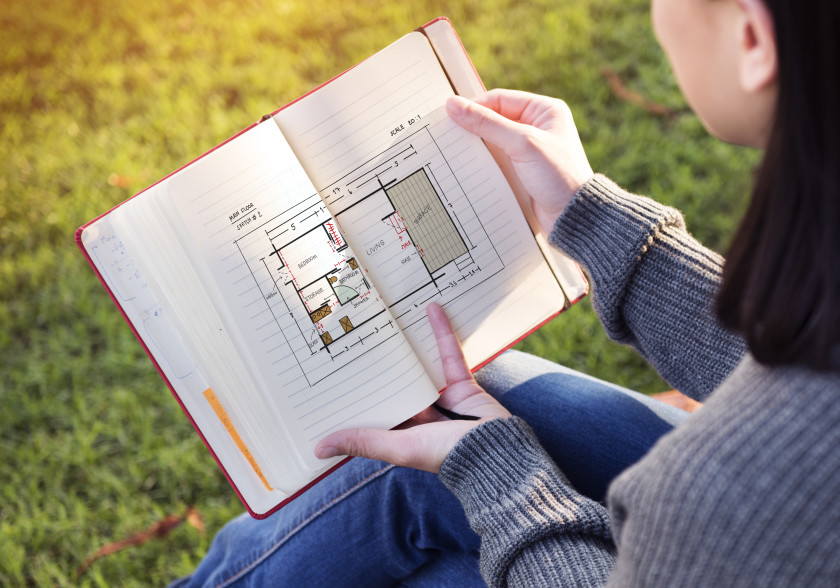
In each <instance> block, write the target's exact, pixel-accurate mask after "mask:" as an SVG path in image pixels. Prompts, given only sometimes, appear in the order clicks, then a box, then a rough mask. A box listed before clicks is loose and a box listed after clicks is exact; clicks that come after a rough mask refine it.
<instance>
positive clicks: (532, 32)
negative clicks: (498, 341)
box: [0, 0, 757, 586]
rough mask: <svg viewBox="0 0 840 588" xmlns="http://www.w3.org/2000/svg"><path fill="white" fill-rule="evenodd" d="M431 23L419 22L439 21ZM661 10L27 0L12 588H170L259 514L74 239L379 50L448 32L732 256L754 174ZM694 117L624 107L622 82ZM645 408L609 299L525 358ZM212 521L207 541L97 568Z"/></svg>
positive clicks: (634, 362)
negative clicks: (542, 99) (410, 37)
mask: <svg viewBox="0 0 840 588" xmlns="http://www.w3.org/2000/svg"><path fill="white" fill-rule="evenodd" d="M421 6H422V7H421ZM648 10H649V7H648V2H647V1H646V0H552V1H541V0H538V1H532V2H527V3H523V2H520V1H514V0H510V1H506V0H482V1H479V0H475V1H473V0H464V1H453V2H444V1H439V0H429V1H427V2H424V3H407V2H361V1H358V2H335V1H327V0H308V1H307V2H300V1H296V0H292V1H287V2H280V1H276V0H275V1H271V2H269V1H260V0H239V1H225V0H217V1H214V2H208V1H202V0H190V1H186V0H167V1H164V0H146V1H144V2H126V1H123V0H116V1H111V2H106V1H104V0H52V1H47V0H6V2H5V3H4V9H3V14H2V16H0V27H2V29H0V30H2V36H3V43H2V49H0V248H1V249H2V255H0V401H2V410H0V465H1V466H2V478H3V482H2V484H1V485H0V492H2V496H1V497H0V554H2V555H0V585H12V586H14V585H49V586H53V585H59V586H60V585H79V584H81V585H120V586H130V585H149V584H152V585H160V584H165V583H166V582H168V581H169V580H171V579H173V578H175V577H177V576H179V575H182V574H186V573H189V572H190V571H191V570H192V568H193V567H194V566H195V565H196V563H197V562H198V560H199V559H200V557H201V556H202V554H203V553H204V552H205V551H206V549H207V547H208V545H209V542H210V540H211V539H212V536H213V533H214V532H215V530H217V529H218V528H219V527H220V526H221V525H222V524H223V523H224V522H225V521H226V520H227V519H229V518H231V517H233V516H234V515H236V514H237V513H239V512H241V510H242V508H241V505H240V504H239V502H238V500H237V498H236V496H235V495H234V493H233V491H232V490H231V489H230V488H229V486H228V485H227V483H226V481H225V480H224V478H223V476H222V474H221V472H220V471H219V470H218V469H217V467H216V465H215V463H214V462H213V460H212V459H211V457H210V455H209V454H208V452H207V451H206V449H205V448H204V447H203V445H202V444H201V442H200V440H199V438H198V436H197V435H196V434H195V433H194V432H193V430H192V428H191V426H190V425H189V423H188V422H187V419H186V418H185V417H184V415H183V414H182V413H181V410H180V408H179V407H178V406H177V404H176V403H175V401H174V400H173V399H172V397H171V395H170V394H169V392H168V390H167V389H166V388H165V386H164V384H163V382H162V381H161V380H160V378H159V377H158V375H157V373H156V372H155V371H154V369H153V367H152V365H151V363H150V362H149V360H148V359H147V358H146V356H145V355H144V353H143V351H142V350H141V347H140V345H139V344H138V343H137V342H136V340H135V339H134V337H133V335H132V334H131V332H130V330H129V328H128V327H127V326H126V325H125V324H124V322H123V319H122V318H121V317H120V315H119V313H118V312H117V310H116V309H115V308H114V306H113V304H112V303H111V301H110V300H109V298H108V297H107V295H106V293H105V291H104V289H103V288H102V286H101V285H100V284H99V282H98V281H97V280H96V278H95V277H94V275H93V272H92V271H91V270H90V269H89V267H88V266H87V264H86V262H85V261H84V259H83V258H82V255H81V254H80V253H79V252H78V250H77V249H76V247H75V244H74V243H73V232H74V230H75V228H76V227H77V226H78V225H80V224H82V223H84V222H86V221H88V220H89V219H91V218H93V217H94V216H96V215H97V214H99V213H101V212H103V211H105V210H107V209H109V208H110V207H112V206H113V205H115V204H117V203H118V202H120V201H122V200H124V199H125V198H127V197H129V196H130V195H132V194H133V193H135V192H137V191H139V190H141V189H143V188H144V187H145V186H147V185H148V184H149V183H151V182H153V181H155V180H157V179H158V178H160V177H162V176H163V175H165V174H167V173H169V172H170V171H172V170H174V169H176V168H177V167H180V166H181V165H182V164H184V163H186V162H188V161H190V160H191V159H193V158H194V157H196V156H197V155H199V154H201V153H203V152H204V151H206V150H207V149H209V148H211V147H212V146H214V145H216V144H217V143H219V142H220V141H222V140H224V139H226V138H227V137H229V136H230V135H232V134H234V133H235V132H236V131H238V130H240V129H241V128H243V127H245V126H246V125H248V124H250V123H251V122H252V121H254V120H255V119H256V118H258V117H259V116H260V115H262V114H263V113H266V112H271V111H272V110H274V109H276V108H277V107H278V106H280V105H282V104H284V103H286V102H288V101H289V100H291V99H293V98H295V97H297V96H298V95H300V94H301V93H303V92H305V91H307V90H308V89H310V88H312V87H313V86H315V85H317V84H319V83H320V82H322V81H324V80H326V79H328V78H330V77H332V76H334V75H335V74H337V73H339V72H341V71H343V70H344V69H346V68H347V67H349V66H351V65H353V64H354V63H356V62H357V61H359V60H361V59H363V58H364V57H366V56H367V55H369V54H370V53H372V52H374V51H376V50H377V49H379V48H381V47H383V46H384V45H386V44H388V43H389V42H391V41H392V40H394V39H396V38H397V37H399V36H401V35H403V34H405V33H406V32H408V31H410V30H411V29H413V28H415V27H416V26H417V25H419V24H422V23H424V22H426V21H428V20H430V19H431V18H433V17H435V16H438V15H441V14H443V15H447V16H449V17H450V18H451V19H452V20H453V22H454V24H455V26H456V28H457V30H458V31H459V34H460V35H461V37H462V40H463V42H464V44H465V46H466V47H467V50H468V51H469V53H470V55H471V56H472V59H473V61H474V63H475V65H476V67H477V69H478V71H479V72H480V73H481V75H482V77H483V79H484V81H485V83H486V85H487V86H488V87H493V86H505V87H512V88H519V89H524V90H530V91H534V92H539V93H545V94H551V95H555V96H559V97H562V98H564V99H566V100H567V102H569V104H570V105H571V107H572V110H573V111H574V112H575V115H576V119H577V121H578V125H579V128H580V132H581V135H582V139H583V142H584V145H585V146H586V148H587V151H588V153H589V156H590V159H591V161H592V164H593V167H594V168H595V169H596V170H598V171H602V172H604V173H607V174H608V175H610V176H612V177H613V178H614V179H616V180H617V181H618V182H620V183H622V184H624V185H625V186H627V187H629V188H631V189H633V190H636V191H639V192H643V193H647V194H650V195H652V196H654V197H655V198H657V199H659V200H661V201H663V202H666V203H669V204H672V205H674V206H676V207H678V208H679V209H681V210H682V211H683V212H684V213H685V215H686V218H687V221H688V224H689V227H691V228H692V229H693V232H694V233H695V235H696V236H697V237H698V238H699V239H700V240H701V241H703V242H705V243H706V244H708V245H710V246H711V247H713V248H715V249H716V250H718V251H724V250H725V248H726V243H727V240H728V238H729V235H730V234H731V232H732V230H733V228H734V223H735V219H736V218H737V217H738V215H739V213H740V211H741V209H742V207H743V204H744V195H745V193H746V192H747V189H748V184H749V175H750V173H749V172H750V170H751V169H752V167H753V166H754V164H755V162H756V161H757V158H756V154H755V153H754V152H750V151H747V150H744V149H739V148H734V147H730V146H726V145H723V144H721V143H719V142H718V141H716V140H714V139H712V138H710V137H708V136H707V135H706V134H705V131H704V130H703V128H702V126H701V125H700V123H699V122H698V121H697V119H696V118H695V117H694V116H693V115H691V114H690V113H689V112H688V110H687V108H686V105H685V104H684V102H683V100H682V98H681V97H680V95H679V92H678V90H677V88H676V85H675V83H674V81H673V79H672V76H671V74H670V71H669V68H668V65H667V62H666V60H665V58H664V57H663V55H662V54H661V52H660V50H659V48H658V46H657V44H656V41H655V39H654V37H653V33H652V31H651V27H650V23H649V16H648ZM603 68H609V70H611V71H613V72H615V73H617V74H618V76H619V77H620V79H621V81H622V83H623V85H624V87H625V88H626V89H629V90H631V91H634V92H637V93H639V94H641V95H642V96H644V97H645V98H646V99H648V100H651V101H654V102H656V103H660V104H663V105H665V106H667V107H669V108H670V109H671V110H673V111H674V113H675V114H674V115H673V116H670V117H662V116H657V115H655V114H651V113H650V112H648V110H646V109H644V108H641V107H639V106H637V105H636V104H634V103H632V102H629V101H627V100H624V99H621V98H618V97H617V95H616V92H615V90H614V89H613V88H611V86H610V84H609V82H608V80H607V78H606V77H605V75H604V73H603ZM520 347H521V348H523V349H526V350H529V351H532V352H534V353H537V354H539V355H542V356H544V357H547V358H550V359H552V360H555V361H558V362H562V363H564V364H567V365H570V366H572V367H574V368H576V369H579V370H582V371H585V372H588V373H591V374H593V375H596V376H599V377H602V378H605V379H609V380H612V381H616V382H619V383H621V384H623V385H626V386H629V387H633V388H636V389H639V390H642V391H646V392H653V391H658V390H663V389H666V388H667V387H668V386H667V384H666V383H664V382H663V381H661V380H660V379H659V378H658V376H657V375H656V374H655V373H653V372H652V371H651V370H650V369H649V368H648V367H646V365H645V363H644V361H643V360H641V359H640V358H639V357H638V356H637V355H636V354H635V353H634V352H633V351H632V350H629V349H626V348H623V347H621V346H619V345H616V344H613V343H611V342H609V341H608V340H607V339H606V338H605V336H604V334H603V333H602V331H601V329H600V327H599V324H598V322H597V319H596V317H595V316H594V315H593V313H592V310H591V308H590V305H589V303H588V302H584V303H581V304H579V305H577V306H576V307H575V308H573V309H571V310H570V311H568V312H567V313H565V314H564V315H562V316H561V317H560V318H558V319H556V320H555V321H553V322H552V323H551V324H549V325H547V326H546V327H544V328H543V329H542V330H540V331H539V332H537V333H535V334H534V335H532V336H531V337H530V338H528V339H527V340H526V341H525V342H523V343H522V344H521V345H520ZM189 505H193V506H195V508H196V509H197V510H198V512H199V513H200V514H201V516H202V517H203V519H204V522H205V524H206V527H207V529H206V531H205V532H204V533H201V532H199V531H198V530H197V529H196V528H195V527H193V526H190V525H186V524H184V525H180V526H179V527H177V528H175V530H173V531H172V532H171V533H170V534H169V535H168V536H167V537H166V538H165V539H163V540H157V541H152V542H149V543H146V544H144V545H142V546H140V547H135V548H133V549H128V550H126V551H122V552H120V553H117V554H114V555H111V556H108V557H105V558H103V559H101V560H98V561H96V562H95V563H93V565H92V566H91V567H90V568H89V569H88V570H87V571H86V572H85V573H84V574H83V575H82V576H81V577H80V578H77V577H76V574H75V570H76V568H77V567H78V566H79V565H80V564H81V563H82V562H83V561H84V559H85V558H86V556H88V555H90V554H91V553H93V552H95V551H96V550H97V549H98V548H99V547H101V546H102V545H103V544H106V543H108V542H111V541H115V540H118V539H121V538H123V537H126V536H128V535H130V534H132V533H135V532H137V531H140V530H142V529H144V528H146V527H148V526H149V525H151V524H153V523H154V522H155V521H158V520H160V519H162V518H163V517H165V516H166V515H167V514H172V513H174V514H180V513H183V512H184V511H185V510H186V508H187V507H188V506H189Z"/></svg>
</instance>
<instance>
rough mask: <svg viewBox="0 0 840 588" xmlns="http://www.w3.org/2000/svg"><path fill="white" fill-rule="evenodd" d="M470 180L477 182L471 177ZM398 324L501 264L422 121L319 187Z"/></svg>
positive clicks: (462, 290) (421, 313)
mask: <svg viewBox="0 0 840 588" xmlns="http://www.w3.org/2000/svg"><path fill="white" fill-rule="evenodd" d="M470 181H471V182H472V183H473V184H475V183H477V180H476V179H475V178H470ZM322 194H325V202H326V203H327V205H328V206H329V207H330V210H331V211H332V212H333V214H334V216H335V219H336V220H337V221H338V222H339V223H341V224H342V226H347V227H352V230H351V231H349V233H348V234H350V235H351V236H352V241H353V246H354V247H355V249H356V251H357V253H358V256H359V261H360V263H361V264H362V266H363V267H365V268H366V270H367V271H368V272H369V277H370V278H371V281H373V282H374V283H375V284H376V285H377V288H378V291H379V293H380V295H381V296H382V298H383V300H384V302H385V304H386V305H387V306H388V308H389V309H390V310H391V313H392V315H393V316H394V317H395V318H396V319H397V320H398V321H399V324H400V326H401V327H402V328H405V327H406V326H408V325H410V324H412V323H413V322H415V321H417V320H422V319H423V317H424V311H423V309H424V308H425V305H426V303H427V302H429V301H431V300H437V301H438V302H440V303H445V302H446V301H448V300H451V299H452V298H454V297H457V296H459V295H461V294H463V293H465V292H466V291H468V290H469V289H470V288H472V287H475V286H476V285H478V284H479V283H481V282H483V281H484V280H487V279H489V278H490V277H492V276H493V275H495V274H496V273H498V272H499V271H501V269H503V268H504V264H503V262H502V259H501V256H500V255H499V254H498V252H497V251H496V249H495V245H494V244H493V243H492V241H491V239H490V237H489V235H488V234H487V232H486V230H485V229H484V226H483V224H482V223H481V221H480V220H479V219H478V217H477V215H476V213H475V211H474V209H473V208H472V205H471V204H470V201H469V200H468V199H467V198H466V194H465V189H464V187H463V185H462V183H461V181H460V180H459V179H458V178H457V177H456V174H455V172H454V170H453V168H452V167H451V165H450V162H448V161H447V160H446V158H445V157H444V155H443V153H442V151H441V149H440V148H439V147H438V144H437V142H436V140H435V138H434V136H433V135H432V133H431V132H430V130H429V128H428V127H427V126H423V127H421V128H419V129H417V130H416V131H414V132H413V133H412V134H410V135H408V136H407V137H406V138H405V139H403V140H401V141H399V142H397V143H395V144H394V145H392V146H391V147H390V148H388V149H387V150H385V151H384V152H382V153H380V154H378V155H376V156H375V157H373V158H371V159H370V160H368V161H367V162H365V163H364V164H363V165H361V166H359V167H357V168H356V169H353V170H351V171H350V172H349V173H348V174H346V175H345V176H344V177H342V178H341V179H340V180H339V181H337V182H335V183H334V184H332V185H330V186H328V187H326V188H325V189H323V190H322Z"/></svg>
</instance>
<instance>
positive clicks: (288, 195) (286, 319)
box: [160, 123, 436, 472]
mask: <svg viewBox="0 0 840 588" xmlns="http://www.w3.org/2000/svg"><path fill="white" fill-rule="evenodd" d="M166 189H167V191H168V194H167V197H166V198H163V199H160V205H161V207H162V208H161V210H162V215H161V216H162V217H164V218H166V219H168V221H169V222H170V224H172V225H173V226H176V227H178V228H179V230H176V231H175V232H176V233H181V234H182V236H181V242H182V243H183V244H184V246H185V247H186V248H187V249H188V250H189V251H190V252H191V254H192V256H193V258H194V259H195V264H194V265H195V271H196V272H197V273H198V274H199V275H200V276H201V277H202V282H203V283H204V284H205V286H207V291H208V295H209V296H210V297H211V298H214V299H215V307H216V308H224V309H225V311H224V313H221V320H222V322H223V323H224V324H223V328H224V330H225V331H226V334H227V335H228V336H229V337H230V338H231V340H232V341H234V342H235V344H236V346H237V348H238V349H240V350H246V351H247V353H246V352H243V353H241V356H242V361H243V362H244V363H245V365H246V368H247V369H248V371H249V372H250V373H248V374H247V375H248V376H249V377H250V378H252V379H254V380H256V381H258V382H259V383H260V384H261V389H262V392H263V393H264V394H265V395H266V396H267V397H269V398H270V399H271V401H272V402H273V403H274V406H275V407H276V412H277V413H278V414H280V415H282V419H283V422H284V424H285V425H286V428H287V430H288V432H289V434H290V437H291V441H292V443H293V444H294V448H295V449H296V450H297V451H296V452H293V453H295V454H296V457H297V459H298V460H299V461H300V462H301V463H302V466H303V467H305V468H306V469H308V470H310V471H313V472H319V471H321V470H323V469H324V468H325V465H332V464H331V463H330V462H327V463H326V464H325V462H324V461H322V460H318V459H316V458H315V457H314V455H313V453H312V450H313V448H314V446H315V444H316V443H317V442H318V440H320V439H321V438H323V437H324V436H325V435H327V434H328V433H330V432H332V431H334V430H336V429H338V428H339V427H341V428H344V427H351V426H365V427H378V428H389V427H393V426H394V425H396V424H398V423H400V422H402V421H404V420H406V419H407V418H409V417H411V416H413V415H414V414H416V413H417V412H419V411H420V410H422V409H423V408H425V407H426V406H428V405H429V404H430V403H431V402H433V401H434V399H435V397H436V396H435V388H434V386H433V385H432V384H431V383H430V382H429V381H428V379H427V377H426V375H425V373H424V371H423V368H422V365H420V363H419V362H418V361H417V358H416V357H415V356H414V354H413V351H412V349H411V347H410V345H408V343H407V342H406V341H405V338H404V337H403V336H402V334H401V333H400V331H399V329H398V328H397V327H396V325H395V324H394V321H393V319H392V318H391V316H390V315H389V313H388V310H387V308H386V307H385V305H384V304H383V302H382V301H381V298H380V297H379V295H378V294H377V293H376V291H375V290H373V289H372V288H371V287H370V284H369V283H367V281H366V280H365V278H364V276H362V272H361V271H359V270H358V265H357V263H356V261H355V256H354V254H353V251H352V249H350V248H349V247H348V246H347V244H346V242H345V240H344V238H343V236H342V234H341V232H340V231H339V230H338V227H337V224H336V223H335V221H334V220H333V219H332V218H331V217H330V216H329V214H328V213H327V212H326V209H325V207H324V206H323V203H322V201H321V199H320V197H319V196H318V194H317V193H316V191H315V190H314V188H313V187H312V184H311V182H309V180H308V178H307V177H306V175H305V173H304V172H303V171H302V169H301V168H300V166H299V165H298V164H297V163H296V160H295V158H294V155H293V154H292V153H291V151H290V149H289V147H288V144H287V143H286V142H285V140H284V139H283V136H282V134H281V133H280V131H279V130H278V129H277V127H276V125H273V124H271V123H269V124H261V125H258V126H257V127H255V128H253V129H251V130H249V131H247V132H246V133H244V134H243V135H240V136H239V137H237V138H236V139H234V140H233V141H231V142H229V143H227V144H225V145H223V146H222V147H220V148H219V149H217V150H215V151H213V152H211V153H209V154H208V155H206V156H205V157H203V158H201V159H200V160H198V161H196V162H194V163H193V164H191V165H190V166H188V167H186V168H185V169H183V170H181V171H180V172H178V173H177V174H175V175H174V176H172V177H171V178H170V179H169V180H167V182H166ZM386 359H387V361H386ZM222 361H224V360H222ZM374 365H375V366H377V369H376V370H371V369H370V367H371V366H374ZM242 401H243V404H245V403H246V399H242ZM267 426H268V427H269V428H272V426H273V425H272V423H267ZM265 450H266V452H267V453H268V454H270V453H271V448H270V447H269V448H266V449H265ZM275 452H276V449H275Z"/></svg>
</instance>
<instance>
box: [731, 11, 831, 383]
mask: <svg viewBox="0 0 840 588" xmlns="http://www.w3.org/2000/svg"><path fill="white" fill-rule="evenodd" d="M764 2H765V5H766V6H767V7H768V8H769V10H770V11H771V12H772V14H773V20H774V23H775V31H776V43H777V51H778V67H779V70H778V71H779V73H778V76H779V93H778V103H777V106H776V113H775V121H774V126H773V129H772V132H771V136H770V139H769V143H768V146H767V151H766V153H765V155H764V160H763V162H762V164H761V167H760V169H759V171H758V175H757V178H756V181H755V187H754V190H753V195H752V200H751V202H750V205H749V208H748V210H747V213H746V216H745V217H744V219H743V221H742V223H741V226H740V228H739V230H738V232H737V234H736V236H735V239H734V241H733V243H732V246H731V248H730V251H729V253H728V255H727V260H726V264H725V266H724V271H723V284H722V286H721V290H720V292H719V295H718V301H717V308H718V314H719V316H720V318H721V320H722V321H723V322H724V324H726V325H727V326H729V327H730V328H733V329H735V330H736V331H739V332H740V333H742V334H743V335H744V336H745V337H746V340H747V345H748V346H749V349H750V351H751V352H752V354H753V356H754V357H755V358H756V359H757V360H758V361H760V362H762V363H764V364H769V365H781V364H800V365H806V366H809V367H811V368H815V369H818V370H829V369H831V370H837V369H840V296H839V295H840V0H805V1H802V2H799V1H795V0H764Z"/></svg>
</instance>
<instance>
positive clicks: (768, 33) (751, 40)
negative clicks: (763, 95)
mask: <svg viewBox="0 0 840 588" xmlns="http://www.w3.org/2000/svg"><path fill="white" fill-rule="evenodd" d="M736 3H737V5H738V8H739V10H740V15H739V21H738V41H739V45H740V50H741V57H740V67H739V76H740V82H741V89H742V90H743V91H744V92H746V93H748V94H754V93H757V92H760V91H761V90H763V89H765V88H766V87H768V86H770V85H772V84H773V83H774V82H775V81H776V76H777V75H778V59H777V54H776V30H775V27H774V26H773V15H772V14H771V13H770V10H769V9H768V8H767V6H765V4H764V2H763V0H736Z"/></svg>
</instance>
